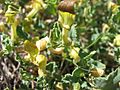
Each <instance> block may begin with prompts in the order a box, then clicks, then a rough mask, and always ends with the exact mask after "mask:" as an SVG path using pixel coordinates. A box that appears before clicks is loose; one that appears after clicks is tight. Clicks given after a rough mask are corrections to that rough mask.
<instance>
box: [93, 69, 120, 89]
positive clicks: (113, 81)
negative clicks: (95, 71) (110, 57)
mask: <svg viewBox="0 0 120 90" xmlns="http://www.w3.org/2000/svg"><path fill="white" fill-rule="evenodd" d="M119 82H120V67H119V68H117V69H116V70H115V71H114V72H112V73H110V74H109V75H108V76H107V77H100V78H97V79H96V80H95V84H96V86H97V88H100V89H102V90H119V89H120V87H118V83H119ZM118 88H119V89H118Z"/></svg>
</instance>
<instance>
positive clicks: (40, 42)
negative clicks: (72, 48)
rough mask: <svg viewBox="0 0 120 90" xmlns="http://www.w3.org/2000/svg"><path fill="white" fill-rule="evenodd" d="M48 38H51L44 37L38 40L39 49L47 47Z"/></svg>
mask: <svg viewBox="0 0 120 90" xmlns="http://www.w3.org/2000/svg"><path fill="white" fill-rule="evenodd" d="M48 40H49V38H48V37H45V38H42V39H40V40H38V41H36V46H37V48H38V49H39V51H42V50H44V49H46V47H47V42H48Z"/></svg>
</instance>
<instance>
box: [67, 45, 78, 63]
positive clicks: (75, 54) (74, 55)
mask: <svg viewBox="0 0 120 90" xmlns="http://www.w3.org/2000/svg"><path fill="white" fill-rule="evenodd" d="M79 50H80V48H78V47H73V48H72V49H71V50H70V53H69V55H70V57H71V58H73V60H74V62H75V63H77V62H79V61H80V56H79Z"/></svg>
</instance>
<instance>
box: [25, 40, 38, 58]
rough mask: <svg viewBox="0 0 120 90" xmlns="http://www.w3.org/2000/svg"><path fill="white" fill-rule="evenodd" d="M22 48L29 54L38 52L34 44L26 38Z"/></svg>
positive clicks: (32, 54)
mask: <svg viewBox="0 0 120 90" xmlns="http://www.w3.org/2000/svg"><path fill="white" fill-rule="evenodd" d="M24 50H25V51H26V52H28V53H29V54H30V55H31V56H34V55H36V54H38V49H37V47H36V45H35V44H34V43H32V42H30V41H28V40H25V42H24Z"/></svg>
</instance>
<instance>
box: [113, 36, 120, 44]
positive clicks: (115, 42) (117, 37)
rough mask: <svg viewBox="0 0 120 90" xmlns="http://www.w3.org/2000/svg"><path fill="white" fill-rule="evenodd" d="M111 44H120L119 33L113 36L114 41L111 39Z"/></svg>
mask: <svg viewBox="0 0 120 90" xmlns="http://www.w3.org/2000/svg"><path fill="white" fill-rule="evenodd" d="M113 44H114V45H115V46H120V35H119V34H118V35H116V36H115V39H114V41H113Z"/></svg>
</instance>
